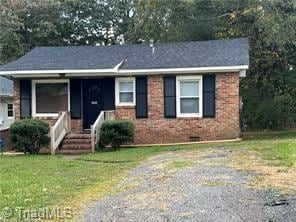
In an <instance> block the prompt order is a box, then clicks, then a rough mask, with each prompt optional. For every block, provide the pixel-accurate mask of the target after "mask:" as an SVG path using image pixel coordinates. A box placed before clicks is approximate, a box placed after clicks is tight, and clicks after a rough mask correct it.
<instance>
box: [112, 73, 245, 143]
mask: <svg viewBox="0 0 296 222" xmlns="http://www.w3.org/2000/svg"><path fill="white" fill-rule="evenodd" d="M116 116H117V118H121V119H130V120H132V121H133V122H134V123H135V143H143V144H144V143H147V144H149V143H175V142H176V143H178V142H189V141H191V140H190V137H200V140H218V139H235V138H238V137H239V131H240V130H239V74H238V73H223V74H222V73H219V74H217V75H216V117H215V118H173V119H165V118H164V99H163V76H161V75H158V76H149V77H148V118H146V119H136V118H135V108H134V107H129V108H128V109H127V108H126V107H116Z"/></svg>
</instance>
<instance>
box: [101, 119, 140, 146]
mask: <svg viewBox="0 0 296 222" xmlns="http://www.w3.org/2000/svg"><path fill="white" fill-rule="evenodd" d="M133 140H134V124H133V123H132V122H129V121H126V120H110V121H106V122H104V123H103V125H102V127H101V130H100V144H101V145H102V146H103V147H106V146H107V145H111V146H112V148H114V149H117V148H119V147H120V146H121V145H122V144H124V143H129V142H132V141H133Z"/></svg>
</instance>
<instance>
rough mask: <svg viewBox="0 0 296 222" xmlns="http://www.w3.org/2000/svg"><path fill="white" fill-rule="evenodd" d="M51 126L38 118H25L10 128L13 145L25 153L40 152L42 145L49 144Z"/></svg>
mask: <svg viewBox="0 0 296 222" xmlns="http://www.w3.org/2000/svg"><path fill="white" fill-rule="evenodd" d="M48 132H49V126H48V124H47V123H46V122H44V121H41V120H38V119H23V120H20V121H18V122H15V123H13V124H12V125H11V127H10V129H9V136H10V140H11V143H12V147H13V148H14V149H15V150H18V151H22V152H24V153H31V154H38V153H39V151H40V148H41V147H45V146H48V145H49V142H50V139H49V137H48V135H47V134H48Z"/></svg>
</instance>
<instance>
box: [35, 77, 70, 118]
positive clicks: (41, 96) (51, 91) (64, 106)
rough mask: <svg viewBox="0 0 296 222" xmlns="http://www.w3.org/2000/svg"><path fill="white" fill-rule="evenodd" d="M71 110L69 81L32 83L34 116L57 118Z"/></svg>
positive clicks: (36, 81)
mask: <svg viewBox="0 0 296 222" xmlns="http://www.w3.org/2000/svg"><path fill="white" fill-rule="evenodd" d="M68 110H69V82H68V80H35V81H32V111H33V116H57V115H58V113H59V112H60V111H68Z"/></svg>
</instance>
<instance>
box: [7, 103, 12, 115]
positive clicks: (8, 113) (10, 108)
mask: <svg viewBox="0 0 296 222" xmlns="http://www.w3.org/2000/svg"><path fill="white" fill-rule="evenodd" d="M7 117H13V104H12V103H9V104H7Z"/></svg>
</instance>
